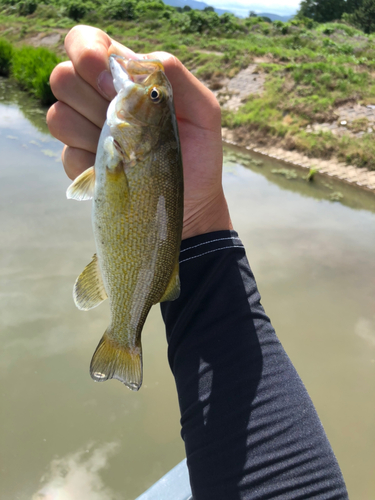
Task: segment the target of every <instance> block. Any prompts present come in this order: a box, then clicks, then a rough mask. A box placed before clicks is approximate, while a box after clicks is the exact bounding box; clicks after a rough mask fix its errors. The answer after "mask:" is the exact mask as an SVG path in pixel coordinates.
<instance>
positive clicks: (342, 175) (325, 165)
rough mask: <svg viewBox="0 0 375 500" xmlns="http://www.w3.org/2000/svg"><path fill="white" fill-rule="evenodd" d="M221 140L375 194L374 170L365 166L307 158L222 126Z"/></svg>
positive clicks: (335, 160) (331, 159)
mask: <svg viewBox="0 0 375 500" xmlns="http://www.w3.org/2000/svg"><path fill="white" fill-rule="evenodd" d="M222 137H223V141H224V142H226V143H228V144H232V145H235V146H240V147H245V148H246V149H248V150H250V151H254V152H256V153H260V154H262V155H265V156H269V157H271V158H275V159H277V160H281V161H284V162H286V163H288V164H290V165H295V166H298V167H303V168H306V169H307V170H308V171H311V170H316V171H317V172H320V173H322V174H325V175H328V176H332V177H337V178H338V179H340V180H342V181H345V182H347V183H349V184H356V185H357V186H359V187H361V188H364V189H367V190H369V191H371V192H373V193H374V194H375V171H373V170H369V169H367V168H364V167H362V168H360V167H356V166H354V165H347V164H345V163H343V162H340V161H339V160H338V159H337V158H330V159H329V160H322V159H321V158H309V157H308V156H306V155H304V154H302V153H300V152H298V151H288V150H286V149H283V148H282V147H280V146H278V145H277V144H275V145H271V146H265V145H264V144H260V143H259V142H257V141H255V140H254V138H253V137H251V135H247V134H246V131H243V130H241V131H240V130H239V129H237V130H236V129H234V130H230V129H228V128H225V127H223V128H222Z"/></svg>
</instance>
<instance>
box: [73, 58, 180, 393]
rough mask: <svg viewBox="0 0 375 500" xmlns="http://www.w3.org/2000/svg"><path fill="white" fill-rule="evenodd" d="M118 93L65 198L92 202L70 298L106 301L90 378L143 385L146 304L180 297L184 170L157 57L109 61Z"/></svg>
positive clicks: (85, 306) (87, 303)
mask: <svg viewBox="0 0 375 500" xmlns="http://www.w3.org/2000/svg"><path fill="white" fill-rule="evenodd" d="M109 64H110V69H111V73H112V77H113V83H114V86H115V89H116V92H117V95H116V97H115V98H114V99H113V101H112V102H111V103H110V105H109V108H108V112H107V119H106V122H105V124H104V126H103V129H102V132H101V135H100V139H99V144H98V150H97V154H96V161H95V165H94V166H93V167H91V168H89V169H87V170H86V171H85V172H83V173H82V174H81V175H80V176H79V177H77V178H76V179H75V181H74V182H73V183H72V184H71V185H70V187H69V188H68V190H67V197H68V198H71V199H75V200H88V199H93V205H92V207H93V208H92V223H93V230H94V236H95V243H96V254H95V255H94V257H93V259H92V261H91V262H90V264H88V266H86V268H85V269H84V270H83V272H82V273H81V274H80V276H79V277H78V278H77V280H76V282H75V285H74V289H73V298H74V302H75V304H76V306H77V307H78V308H79V309H81V310H83V311H87V310H89V309H92V308H93V307H96V306H98V305H99V304H100V303H101V302H103V301H104V300H105V299H106V298H107V297H108V299H109V304H110V312H111V321H110V325H109V327H108V328H107V330H106V331H105V333H104V335H103V337H102V339H101V341H100V342H99V345H98V347H97V348H96V351H95V353H94V355H93V358H92V360H91V365H90V374H91V377H92V378H93V379H94V380H95V381H97V382H102V381H105V380H108V379H111V378H115V379H117V380H120V381H121V382H122V383H124V384H125V385H126V386H127V387H128V388H129V389H131V390H133V391H137V390H138V389H139V388H140V386H141V384H142V346H141V332H142V328H143V325H144V322H145V320H146V317H147V314H148V312H149V311H150V308H151V306H152V305H153V304H157V303H158V302H163V301H167V300H174V299H176V298H177V297H178V296H179V294H180V281H179V269H178V257H179V251H180V243H181V233H182V218H183V171H182V160H181V149H180V141H179V136H178V129H177V120H176V115H175V111H174V105H173V94H172V87H171V84H170V83H169V81H168V79H167V77H166V75H165V73H164V67H163V65H162V63H161V62H159V61H156V60H155V61H151V60H125V59H124V58H122V57H120V56H117V55H111V56H110V58H109Z"/></svg>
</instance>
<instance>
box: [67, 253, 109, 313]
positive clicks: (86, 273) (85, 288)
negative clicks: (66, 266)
mask: <svg viewBox="0 0 375 500" xmlns="http://www.w3.org/2000/svg"><path fill="white" fill-rule="evenodd" d="M107 297H108V296H107V292H106V291H105V288H104V284H103V278H102V275H101V272H100V269H99V264H98V257H97V256H96V254H95V255H94V257H93V258H92V261H91V262H90V264H88V265H87V266H86V267H85V269H84V270H83V271H82V273H81V274H80V275H79V276H78V278H77V280H76V282H75V283H74V288H73V299H74V303H75V305H76V306H77V307H78V309H81V311H88V310H89V309H92V308H94V307H96V306H98V305H99V304H101V303H102V302H103V300H105V299H106V298H107Z"/></svg>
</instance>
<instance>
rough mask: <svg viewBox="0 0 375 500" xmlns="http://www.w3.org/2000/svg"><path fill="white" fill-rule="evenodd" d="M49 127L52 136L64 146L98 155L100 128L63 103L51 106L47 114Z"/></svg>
mask: <svg viewBox="0 0 375 500" xmlns="http://www.w3.org/2000/svg"><path fill="white" fill-rule="evenodd" d="M47 125H48V128H49V131H50V132H51V134H52V135H53V136H54V137H56V139H58V140H59V141H61V142H63V143H64V144H66V145H68V146H71V147H74V148H80V149H85V150H86V151H90V152H91V153H96V148H97V145H98V141H99V135H100V128H99V127H97V126H96V125H94V124H93V123H92V122H90V121H89V120H88V119H87V118H85V117H84V116H82V115H81V114H80V113H77V111H75V110H74V109H72V108H71V107H70V106H67V105H66V104H64V103H63V102H56V103H55V104H54V105H53V106H51V108H50V109H49V110H48V113H47ZM83 130H84V134H82V131H83Z"/></svg>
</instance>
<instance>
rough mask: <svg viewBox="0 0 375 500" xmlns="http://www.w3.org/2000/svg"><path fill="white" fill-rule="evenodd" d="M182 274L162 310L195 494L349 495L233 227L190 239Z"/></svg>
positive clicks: (201, 498)
mask: <svg viewBox="0 0 375 500" xmlns="http://www.w3.org/2000/svg"><path fill="white" fill-rule="evenodd" d="M180 279H181V296H180V298H179V299H177V300H176V301H174V302H167V303H165V304H163V305H162V312H163V317H164V320H165V323H166V329H167V337H168V342H169V362H170V365H171V368H172V371H173V374H174V376H175V379H176V385H177V390H178V396H179V402H180V409H181V423H182V437H183V439H184V441H185V446H186V454H187V459H188V466H189V472H190V478H191V483H192V490H193V496H194V500H211V499H215V500H224V499H225V500H232V499H241V500H247V499H250V498H251V499H252V500H254V499H262V500H264V499H266V498H283V499H297V498H301V499H302V498H314V497H315V498H327V499H333V498H337V499H343V498H347V493H346V489H345V485H344V481H343V478H342V476H341V472H340V469H339V467H338V464H337V462H336V459H335V457H334V454H333V452H332V449H331V447H330V445H329V442H328V440H327V438H326V435H325V433H324V430H323V428H322V426H321V423H320V421H319V418H318V416H317V414H316V412H315V409H314V407H313V404H312V402H311V400H310V398H309V396H308V394H307V392H306V389H305V387H304V386H303V384H302V382H301V380H300V378H299V377H298V375H297V373H296V371H295V369H294V367H293V365H292V364H291V362H290V360H289V358H288V357H287V355H286V353H285V351H284V350H283V348H282V346H281V344H280V342H279V340H278V339H277V337H276V335H275V332H274V330H273V327H272V325H271V323H270V321H269V319H268V317H267V315H266V314H265V312H264V310H263V308H262V306H261V304H260V296H259V293H258V290H257V286H256V283H255V280H254V277H253V275H252V273H251V271H250V268H249V265H248V262H247V259H246V255H245V251H244V248H243V246H242V243H241V241H240V240H239V238H238V237H237V234H236V233H235V232H233V231H231V232H230V231H220V232H216V233H210V234H206V235H201V236H197V237H195V238H191V239H189V240H186V241H184V242H183V243H182V248H181V255H180Z"/></svg>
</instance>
